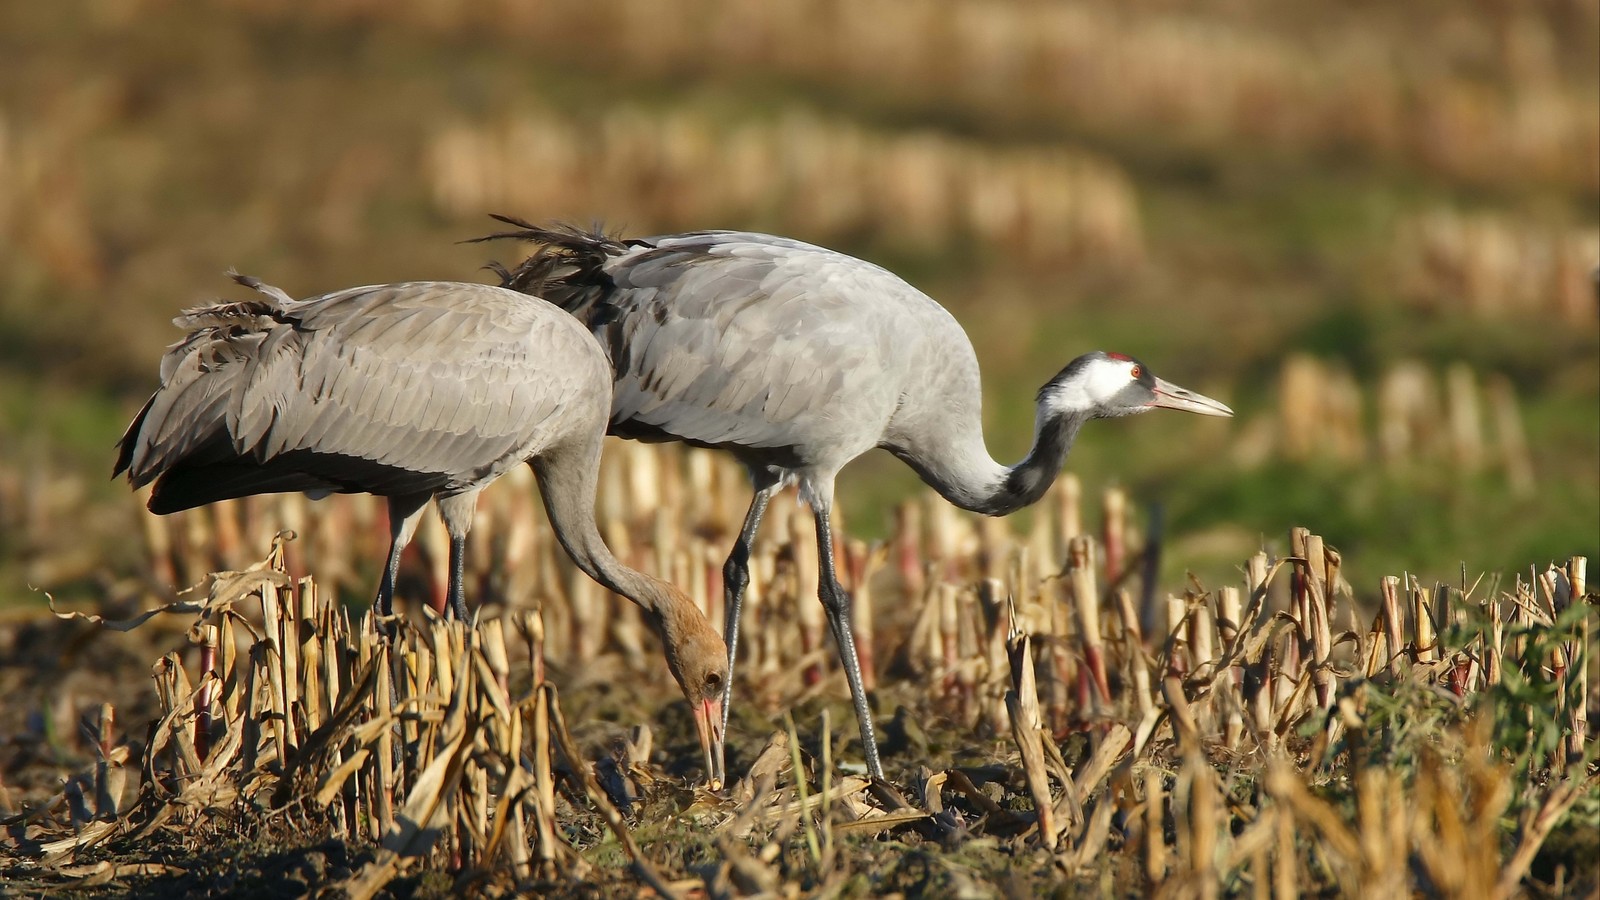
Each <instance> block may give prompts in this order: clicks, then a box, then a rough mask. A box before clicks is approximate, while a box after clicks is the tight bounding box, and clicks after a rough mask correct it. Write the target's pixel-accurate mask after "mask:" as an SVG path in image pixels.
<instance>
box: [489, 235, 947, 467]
mask: <svg viewBox="0 0 1600 900" xmlns="http://www.w3.org/2000/svg"><path fill="white" fill-rule="evenodd" d="M543 234H544V235H546V236H548V237H551V238H556V237H559V236H560V233H556V232H543ZM565 239H566V244H564V245H559V246H556V247H555V248H554V251H555V252H550V253H548V255H547V256H546V264H545V266H544V271H542V272H539V273H538V277H537V278H536V279H534V280H533V281H530V282H529V283H526V284H525V286H526V287H528V288H529V289H532V290H537V291H538V292H539V293H541V294H542V295H544V296H546V297H548V298H549V299H550V300H551V301H552V302H553V303H556V304H557V305H559V306H562V307H563V308H566V309H568V310H569V311H571V312H573V313H574V314H575V315H577V316H579V317H580V318H582V319H583V320H584V321H585V322H586V323H587V324H588V325H589V326H590V327H591V328H592V329H593V330H594V332H595V334H596V335H597V336H598V337H599V338H600V339H601V342H602V344H604V345H605V346H606V348H607V352H608V353H609V354H610V356H611V360H612V363H613V366H614V368H615V374H616V382H617V383H616V396H615V399H614V405H613V410H612V429H613V431H616V432H617V433H620V434H624V435H627V436H634V437H645V438H666V439H675V440H687V441H690V442H692V443H697V444H704V445H708V446H720V447H726V448H730V449H733V450H735V451H737V452H740V453H741V455H744V456H746V457H747V458H755V459H759V460H764V461H769V462H772V463H774V464H778V465H783V466H786V467H790V468H797V467H803V466H821V467H827V466H835V465H842V464H843V463H844V462H845V461H848V460H849V459H850V458H853V457H854V456H856V455H859V454H860V453H862V452H864V451H865V450H867V449H870V448H871V447H873V446H876V445H879V444H881V443H884V442H885V441H886V440H892V439H893V438H894V436H895V433H896V431H897V429H898V426H899V425H900V424H901V422H902V420H908V419H909V418H914V417H916V416H918V415H920V414H921V413H920V412H919V410H921V409H922V408H923V407H925V406H929V405H930V404H931V403H934V402H937V399H938V398H941V397H943V398H952V397H954V398H957V400H956V402H958V403H967V402H976V396H977V362H976V358H975V356H974V355H973V352H972V348H971V344H970V342H969V341H968V340H967V337H966V334H965V332H964V331H962V329H961V327H960V326H959V325H958V324H957V323H956V321H955V319H954V318H953V317H951V316H950V314H949V313H948V312H947V311H946V310H945V309H944V308H943V307H941V306H939V305H938V304H937V303H935V302H934V301H933V300H932V299H930V298H929V297H928V296H927V295H925V294H923V293H922V292H920V291H918V290H916V289H915V288H913V287H912V286H911V285H909V284H907V283H906V282H905V281H903V280H902V279H900V278H899V277H897V276H895V275H894V274H893V273H891V272H889V271H887V270H885V269H883V268H881V267H879V266H876V265H873V264H871V263H868V262H865V261H863V260H860V259H856V258H854V257H851V256H847V255H844V254H842V253H837V252H835V251H831V250H826V249H824V248H820V247H816V246H813V245H810V244H806V243H803V242H800V241H795V240H791V239H788V238H781V237H775V236H772V235H765V234H755V233H747V232H726V231H718V232H695V233H690V234H682V235H671V236H666V237H659V238H647V239H644V240H641V241H630V242H627V243H625V244H624V243H619V242H615V241H602V240H600V239H597V238H594V237H591V236H584V235H579V234H576V233H567V234H566V235H565ZM548 247H550V245H548V244H547V248H548ZM538 258H539V257H535V260H537V259H538ZM530 262H532V261H530ZM509 280H511V279H508V281H509ZM535 282H536V283H535Z"/></svg>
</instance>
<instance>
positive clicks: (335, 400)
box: [113, 275, 728, 783]
mask: <svg viewBox="0 0 1600 900" xmlns="http://www.w3.org/2000/svg"><path fill="white" fill-rule="evenodd" d="M234 278H235V280H237V281H238V282H239V283H241V284H244V285H246V286H248V287H251V288H254V289H255V290H256V291H258V292H259V293H260V294H261V297H260V298H257V299H251V300H245V301H242V302H233V303H226V302H223V303H218V304H216V305H212V306H204V307H199V308H195V309H191V310H187V311H186V312H184V313H183V314H182V315H181V316H179V317H178V318H177V319H175V320H174V322H175V324H177V325H178V326H179V327H181V328H186V329H188V330H189V334H188V336H187V337H185V338H184V339H183V340H181V341H179V342H178V343H176V344H174V345H173V346H172V347H171V348H169V349H168V351H167V353H166V355H165V357H163V359H162V361H161V386H160V388H159V389H158V390H157V391H156V392H155V394H154V395H153V396H151V398H150V400H149V402H147V403H146V404H145V405H144V408H143V409H142V410H140V412H139V414H138V416H137V417H135V418H134V420H133V423H132V424H131V425H129V426H128V430H127V433H126V434H124V435H123V437H122V440H121V442H120V444H119V447H120V453H119V455H118V458H117V464H116V471H115V472H114V473H113V475H116V474H121V473H122V472H123V471H126V472H127V473H128V480H129V481H130V482H132V483H133V485H134V486H135V487H142V486H144V485H146V484H149V483H150V482H151V481H154V482H155V488H154V490H153V491H152V493H151V495H150V504H149V505H150V509H151V511H153V512H156V513H171V512H176V511H178V510H183V509H189V508H191V507H195V506H200V505H202V504H205V503H210V502H213V501H216V500H223V499H228V498H232V497H243V496H246V495H250V494H261V493H271V492H277V491H306V492H310V493H333V492H339V493H369V494H376V495H378V496H382V497H385V498H387V499H388V503H389V529H390V535H391V545H390V550H389V559H388V563H387V564H386V565H385V567H384V572H383V580H382V582H381V583H380V586H379V588H378V597H377V602H376V604H375V606H376V609H377V612H378V613H379V614H381V615H388V614H389V613H390V612H391V608H392V602H393V597H394V582H395V572H396V569H397V568H398V567H399V563H400V553H401V551H402V550H403V549H404V548H405V545H406V543H407V542H408V541H409V540H410V539H411V535H412V533H413V532H414V530H415V529H416V525H417V522H418V520H419V519H420V517H421V514H422V511H423V509H424V507H425V506H426V505H427V503H428V501H429V500H430V499H437V501H438V507H439V514H440V517H441V518H442V519H443V520H444V523H445V527H446V529H447V530H448V531H449V534H450V586H449V597H450V608H451V609H452V610H453V611H454V613H455V615H457V616H458V617H460V618H461V619H463V620H465V619H466V617H467V615H466V604H465V599H464V597H463V594H464V590H463V586H462V566H463V558H464V551H465V547H466V539H467V532H468V531H469V530H470V528H471V526H472V518H473V511H474V506H475V503H476V500H477V497H478V493H479V492H480V491H482V490H483V489H484V487H485V486H487V485H488V484H489V483H490V482H492V481H494V480H495V479H496V478H498V477H500V476H501V475H503V474H505V473H506V472H507V471H509V470H510V469H511V468H512V467H514V466H517V465H519V464H521V463H523V462H527V463H528V464H529V465H531V466H532V468H533V471H534V475H535V477H536V478H537V480H538V482H539V489H540V493H541V495H542V497H543V499H544V506H545V512H546V514H547V515H549V517H550V524H551V526H552V527H553V529H554V530H555V534H556V538H557V540H559V541H560V543H561V546H562V547H563V548H564V549H565V550H566V551H567V553H568V555H570V556H571V557H572V559H573V561H574V562H575V563H577V565H578V567H579V568H580V569H582V570H583V571H584V572H585V573H587V574H588V575H589V576H590V577H591V578H593V579H594V580H595V581H597V582H599V583H600V584H602V585H604V586H605V587H607V588H609V589H610V590H612V591H615V592H616V593H618V594H621V595H623V596H625V597H627V598H628V599H629V600H632V601H633V602H634V603H637V604H638V605H639V606H640V607H641V608H642V609H643V610H644V612H645V617H646V619H647V620H648V621H649V622H650V623H651V625H652V626H653V627H654V628H655V630H656V631H657V633H658V634H659V635H660V637H661V639H662V643H663V645H664V646H665V648H666V657H667V665H668V668H669V669H671V671H672V675H673V677H674V678H676V679H677V681H678V684H679V686H680V687H682V689H683V693H684V696H685V697H686V698H688V700H689V704H690V706H691V707H692V708H693V710H694V716H695V725H696V728H697V729H698V731H699V737H700V744H701V748H702V750H703V751H704V752H705V756H706V774H707V777H708V778H710V779H711V780H712V781H713V783H720V781H721V780H722V772H721V766H722V757H723V754H722V731H723V723H724V721H725V720H724V719H723V717H722V715H721V711H720V706H721V704H722V698H723V690H722V689H723V685H724V683H725V682H726V680H727V677H728V669H727V649H726V647H725V646H724V644H723V642H722V639H721V638H720V637H718V636H717V633H716V631H715V629H713V628H712V627H711V626H710V624H709V623H708V622H707V621H706V619H705V616H704V615H703V614H702V613H701V612H700V610H699V609H698V608H697V607H696V606H695V605H694V604H693V603H692V602H691V601H690V600H689V598H688V597H687V596H685V595H684V594H683V593H682V592H681V591H679V590H678V589H677V588H675V587H673V586H672V585H670V584H668V583H666V582H664V581H660V580H658V579H655V578H652V577H650V576H648V575H645V574H644V573H641V572H637V571H635V570H633V569H631V568H628V567H627V566H625V565H623V564H622V563H621V562H620V561H619V560H618V559H617V558H616V557H615V556H613V555H612V553H611V551H610V550H609V549H607V547H606V545H605V543H604V542H603V541H602V540H601V538H600V532H599V530H598V528H597V527H596V525H595V521H594V504H595V492H596V488H597V486H598V479H599V465H600V448H601V444H602V442H603V441H604V439H605V431H606V421H607V418H608V416H609V413H610V405H611V369H610V366H609V365H608V364H607V361H606V358H605V355H604V353H603V352H602V350H601V348H600V346H599V344H597V343H596V342H595V340H594V338H593V337H591V336H590V335H589V333H588V332H587V331H586V330H585V329H584V328H583V327H582V326H581V325H580V324H579V323H578V321H577V320H575V319H573V318H572V317H571V316H569V315H567V314H566V313H564V312H562V311H561V310H559V309H557V308H556V307H554V306H552V305H550V304H549V303H547V302H545V301H543V300H540V299H537V298H535V297H529V296H526V295H524V294H520V293H514V292H512V291H508V290H503V289H501V288H498V287H492V286H489V285H484V284H455V283H448V282H413V283H404V284H385V285H373V286H368V287H358V288H351V289H349V290H343V291H337V292H335V293H331V294H323V295H321V296H317V297H311V298H308V299H305V300H294V299H292V298H291V297H290V296H289V295H288V294H286V293H284V292H283V291H281V290H279V289H277V288H274V287H271V286H269V285H265V284H262V283H261V282H260V281H258V280H257V279H254V278H248V277H244V276H240V275H235V276H234Z"/></svg>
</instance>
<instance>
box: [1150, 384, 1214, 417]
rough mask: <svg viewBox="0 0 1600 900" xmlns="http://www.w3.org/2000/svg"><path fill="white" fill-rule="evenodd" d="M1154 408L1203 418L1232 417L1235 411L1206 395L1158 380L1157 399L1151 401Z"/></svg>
mask: <svg viewBox="0 0 1600 900" xmlns="http://www.w3.org/2000/svg"><path fill="white" fill-rule="evenodd" d="M1150 405H1151V406H1153V407H1160V408H1161V409H1181V410H1183V411H1185V412H1192V413H1198V414H1200V415H1202V416H1232V415H1233V410H1231V409H1229V408H1228V407H1227V404H1224V403H1219V402H1217V401H1216V400H1213V399H1211V398H1210V397H1207V396H1206V395H1205V394H1197V393H1195V392H1194V391H1191V390H1189V389H1188V388H1181V387H1178V386H1177V385H1175V384H1173V383H1172V382H1170V381H1162V380H1161V379H1160V378H1157V379H1156V398H1155V399H1154V400H1152V401H1150Z"/></svg>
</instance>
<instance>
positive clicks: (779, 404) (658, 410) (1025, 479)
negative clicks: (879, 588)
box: [479, 216, 1233, 778]
mask: <svg viewBox="0 0 1600 900" xmlns="http://www.w3.org/2000/svg"><path fill="white" fill-rule="evenodd" d="M495 218H496V219H499V220H500V221H502V222H505V223H506V224H508V225H511V226H513V227H514V228H515V230H513V231H507V232H501V233H499V234H494V235H489V236H488V237H485V238H480V239H479V240H493V239H496V238H515V239H520V240H526V241H532V242H534V243H536V244H537V245H538V248H537V250H536V251H535V253H534V254H533V255H532V256H530V257H529V258H528V259H526V260H525V261H524V262H522V263H521V264H520V265H518V266H517V267H516V268H515V269H511V270H507V269H504V268H500V267H497V268H498V271H499V272H500V274H501V279H502V284H503V285H505V286H506V287H510V288H513V289H516V290H523V291H531V292H535V293H539V294H541V295H542V296H544V297H546V298H547V299H548V300H550V301H551V302H552V303H555V304H556V305H558V306H560V307H562V308H563V309H566V310H568V311H569V312H571V313H573V314H574V315H576V316H577V317H578V318H579V319H581V320H582V321H583V322H584V323H585V324H586V325H588V326H589V328H590V329H591V330H592V331H593V332H594V333H595V335H596V336H597V337H599V338H600V341H601V343H602V344H603V345H605V347H606V348H607V351H608V353H609V354H610V356H611V362H612V366H613V368H614V370H615V378H616V395H615V397H614V399H613V401H612V408H611V431H612V433H613V434H617V435H621V436H623V437H629V438H636V439H642V440H675V441H683V442H686V443H689V444H693V445H697V446H703V447H720V448H723V449H726V450H729V451H731V452H732V453H733V454H734V455H735V456H736V457H737V458H738V459H739V460H740V461H742V462H743V463H744V465H745V466H746V467H747V468H748V469H749V471H750V477H751V479H752V481H753V482H754V485H755V497H754V499H753V500H752V501H751V503H750V510H749V512H748V514H747V515H746V516H745V520H744V525H743V527H742V528H741V530H740V532H739V536H738V538H737V539H736V540H735V542H734V545H733V550H732V552H731V553H730V555H729V556H728V560H727V563H726V565H725V566H724V567H723V578H724V585H725V592H726V597H727V622H726V627H725V628H724V630H723V635H724V636H725V638H726V641H727V645H728V653H729V671H730V673H731V671H732V668H733V658H734V654H736V653H737V650H738V635H739V611H740V604H741V602H742V600H743V593H744V590H745V587H746V586H747V585H748V584H749V570H748V562H749V556H750V542H751V540H752V538H753V537H754V535H755V533H756V529H757V528H758V527H759V526H760V524H761V519H762V516H763V514H764V513H765V512H766V508H767V504H768V502H769V501H770V500H771V499H772V497H773V496H774V495H775V494H776V493H777V492H778V491H779V490H781V489H782V488H783V487H784V486H785V485H787V484H790V483H798V485H799V489H800V495H801V498H802V499H803V500H804V501H805V502H807V503H809V504H810V506H811V509H812V511H813V512H814V513H815V519H816V532H817V549H818V554H817V556H818V559H819V561H820V569H821V571H820V578H819V579H818V584H819V590H818V594H819V599H820V600H821V601H822V604H823V607H824V609H825V610H826V613H827V617H828V623H829V627H830V630H831V631H832V633H833V636H834V639H835V641H836V642H837V644H838V646H839V655H840V658H841V661H842V663H843V665H844V671H845V678H846V680H847V681H848V682H849V685H850V694H851V699H852V701H853V702H854V704H855V710H856V717H857V719H858V720H859V722H860V726H861V742H862V747H863V751H864V753H865V755H866V762H867V770H868V772H869V773H870V774H871V775H872V776H874V777H876V778H881V777H882V775H883V769H882V766H881V764H880V763H879V760H878V748H877V742H876V740H875V739H874V736H873V724H872V714H871V708H870V707H869V706H868V703H867V698H866V694H865V692H864V691H863V690H862V687H861V667H860V663H859V662H858V660H857V656H856V646H855V641H854V638H853V636H852V634H851V630H850V622H851V611H850V597H849V595H848V594H847V593H846V592H845V591H844V590H843V588H842V587H841V586H840V585H839V582H838V579H837V577H836V575H835V566H834V558H833V533H832V529H831V527H830V525H829V510H830V508H831V506H832V503H833V486H834V477H835V475H836V474H837V473H838V472H839V470H840V469H841V468H842V467H843V466H844V465H845V464H846V463H848V462H849V461H850V460H852V459H854V458H856V457H857V456H859V455H861V454H862V453H865V452H866V451H868V450H871V449H872V448H874V447H881V448H883V449H885V450H888V451H889V452H890V453H893V454H894V455H895V456H897V457H899V458H900V459H901V460H903V461H904V462H905V463H906V464H907V465H909V466H911V468H913V469H915V470H916V472H917V474H918V475H920V476H921V477H922V480H923V481H925V482H927V483H928V484H929V485H930V486H932V487H933V489H934V490H936V491H938V492H939V494H940V495H942V496H943V497H944V498H945V499H946V500H949V501H950V502H951V503H954V504H955V505H957V506H960V507H962V508H963V509H968V510H972V511H974V512H980V513H984V514H987V515H992V516H1001V515H1006V514H1007V513H1011V512H1014V511H1016V510H1018V509H1021V508H1022V507H1024V506H1027V505H1028V504H1030V503H1033V502H1035V501H1036V500H1038V499H1039V498H1040V497H1041V496H1043V495H1044V492H1045V490H1046V489H1047V488H1049V486H1050V484H1051V483H1052V482H1053V481H1054V480H1055V478H1056V475H1057V473H1058V472H1059V471H1060V470H1061V467H1062V465H1063V464H1064V462H1065V461H1066V458H1067V453H1068V451H1069V450H1071V448H1072V443H1073V440H1074V439H1075V438H1076V437H1077V434H1078V429H1079V428H1081V427H1082V426H1083V424H1084V423H1085V422H1087V421H1088V420H1090V419H1094V418H1104V417H1109V416H1123V415H1129V414H1133V413H1140V412H1145V411H1147V410H1150V409H1157V408H1166V409H1182V410H1188V411H1190V412H1195V413H1200V414H1202V415H1209V416H1231V415H1233V412H1232V410H1230V409H1228V407H1226V406H1224V405H1223V404H1221V403H1219V402H1217V401H1215V400H1212V399H1211V398H1209V397H1204V396H1201V395H1200V394H1197V393H1194V392H1193V391H1189V390H1185V389H1184V388H1180V387H1178V386H1176V385H1174V384H1171V383H1169V382H1166V381H1163V380H1161V379H1160V378H1157V377H1155V375H1154V374H1153V373H1152V372H1151V371H1150V370H1149V368H1147V367H1146V366H1145V365H1144V364H1143V363H1140V362H1139V361H1138V360H1136V359H1133V358H1132V357H1129V356H1124V355H1121V354H1117V353H1104V352H1093V353H1087V354H1084V355H1083V356H1080V357H1078V358H1077V359H1074V360H1073V361H1072V362H1070V363H1068V364H1067V366H1066V368H1064V369H1062V370H1061V371H1060V372H1059V373H1058V374H1057V375H1056V376H1055V377H1054V378H1051V379H1050V380H1049V381H1048V382H1047V383H1046V384H1045V385H1044V387H1043V388H1041V389H1040V390H1039V395H1038V410H1037V413H1036V417H1035V425H1034V440H1033V449H1032V450H1031V451H1030V452H1029V453H1028V456H1027V457H1026V458H1025V459H1023V460H1022V461H1021V462H1019V463H1017V464H1016V465H1014V466H1005V465H1002V464H1000V463H998V462H996V461H995V460H994V459H993V457H991V456H990V455H989V452H988V450H987V449H986V448H985V445H984V439H983V427H982V418H981V415H980V407H981V403H982V399H983V394H982V388H981V384H980V381H979V375H978V360H977V356H976V354H975V353H974V352H973V350H972V344H971V342H970V341H969V340H968V339H967V335H966V332H965V331H963V330H962V328H961V326H960V324H958V323H957V322H956V320H955V318H954V317H953V316H951V315H950V313H949V312H948V311H947V310H945V308H944V307H942V306H940V305H939V304H938V303H936V302H934V300H933V299H932V298H930V297H928V296H927V295H926V294H924V293H922V292H921V291H918V290H917V289H916V288H914V287H912V286H911V285H909V284H907V283H906V282H905V281H903V280H901V279H900V278H898V277H897V276H895V275H894V274H893V273H891V272H889V271H888V270H886V269H883V268H881V267H879V266H876V265H873V264H871V263H868V262H865V261H863V260H860V259H856V258H854V257H851V256H846V255H845V254H843V253H838V252H836V251H832V250H827V249H824V248H821V247H816V246H812V245H811V244H806V243H802V242H800V241H796V240H790V239H788V238H782V237H774V236H772V235H767V234H753V233H746V232H734V231H704V232H694V233H690V234H676V235H667V236H663V237H652V238H646V239H644V240H628V241H620V240H615V239H611V238H608V237H606V236H604V235H603V234H601V233H598V232H597V233H593V234H590V233H585V232H583V231H581V230H578V229H575V228H571V227H566V226H558V227H554V228H540V227H537V226H534V225H531V224H529V223H527V222H525V221H522V220H519V219H514V218H510V217H504V216H495ZM727 689H728V690H730V691H731V683H730V685H729V686H728V688H727ZM728 699H729V698H728V696H726V695H725V696H724V703H723V716H724V722H726V717H727V714H728V706H729V703H728Z"/></svg>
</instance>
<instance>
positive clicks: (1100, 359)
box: [1039, 350, 1233, 419]
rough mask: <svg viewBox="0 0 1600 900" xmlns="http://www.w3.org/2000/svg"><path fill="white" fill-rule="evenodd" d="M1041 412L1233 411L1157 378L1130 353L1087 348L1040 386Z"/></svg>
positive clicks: (1093, 414) (1223, 413)
mask: <svg viewBox="0 0 1600 900" xmlns="http://www.w3.org/2000/svg"><path fill="white" fill-rule="evenodd" d="M1039 407H1040V409H1041V411H1044V412H1048V413H1051V414H1056V415H1074V416H1084V415H1087V416H1088V417H1089V418H1094V419H1103V418H1108V417H1111V416H1129V415H1133V414H1135V413H1142V412H1147V411H1149V410H1152V409H1181V410H1186V411H1188V412H1192V413H1199V414H1200V415H1202V416H1231V415H1233V410H1231V409H1229V408H1228V407H1227V406H1226V405H1224V404H1222V403H1219V402H1217V401H1216V400H1213V399H1211V398H1210V397H1207V396H1205V395H1204V394H1197V393H1195V392H1194V391H1191V390H1189V389H1187V388H1181V387H1178V386H1177V385H1175V384H1173V383H1172V382H1170V381H1163V380H1162V379H1160V378H1157V377H1156V376H1155V374H1154V373H1152V372H1151V371H1150V368H1149V367H1148V366H1146V365H1145V364H1144V363H1141V362H1139V361H1138V360H1137V359H1134V358H1133V357H1131V356H1124V355H1122V354H1121V353H1106V352H1104V351H1101V350H1096V351H1094V352H1092V353H1085V354H1084V355H1082V356H1080V357H1078V358H1077V359H1075V360H1073V361H1072V362H1070V363H1067V367H1066V368H1064V369H1062V370H1061V371H1060V373H1058V374H1057V375H1056V377H1054V378H1052V379H1050V382H1049V383H1048V384H1046V385H1045V386H1044V387H1042V388H1040V389H1039Z"/></svg>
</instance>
